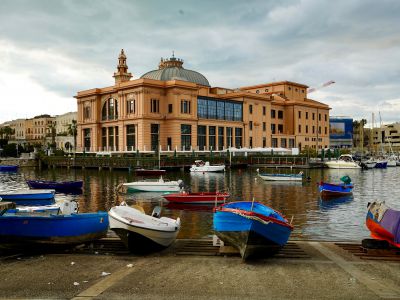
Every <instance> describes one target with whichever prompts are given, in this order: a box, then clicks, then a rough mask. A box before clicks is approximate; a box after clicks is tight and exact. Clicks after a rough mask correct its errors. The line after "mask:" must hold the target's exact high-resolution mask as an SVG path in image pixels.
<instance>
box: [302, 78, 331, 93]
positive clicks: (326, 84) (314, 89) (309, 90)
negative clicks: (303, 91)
mask: <svg viewBox="0 0 400 300" xmlns="http://www.w3.org/2000/svg"><path fill="white" fill-rule="evenodd" d="M334 83H335V81H333V80H329V81H328V82H325V83H324V84H322V85H321V86H319V87H317V88H309V89H308V90H307V93H312V92H315V91H316V90H319V89H322V88H324V87H326V86H328V85H331V84H334Z"/></svg>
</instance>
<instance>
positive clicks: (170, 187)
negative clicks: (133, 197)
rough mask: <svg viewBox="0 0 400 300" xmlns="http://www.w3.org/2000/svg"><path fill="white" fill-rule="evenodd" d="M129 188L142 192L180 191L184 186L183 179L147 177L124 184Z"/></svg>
mask: <svg viewBox="0 0 400 300" xmlns="http://www.w3.org/2000/svg"><path fill="white" fill-rule="evenodd" d="M122 186H123V187H126V188H127V189H128V190H132V191H142V192H178V191H180V190H181V188H183V181H182V180H177V181H170V180H166V179H163V178H162V177H161V178H160V179H155V180H152V179H146V180H139V181H134V182H126V183H123V184H122Z"/></svg>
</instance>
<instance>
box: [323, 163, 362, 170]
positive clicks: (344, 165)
mask: <svg viewBox="0 0 400 300" xmlns="http://www.w3.org/2000/svg"><path fill="white" fill-rule="evenodd" d="M325 165H326V166H327V167H328V168H330V169H360V168H361V167H360V166H359V165H358V164H357V163H355V162H344V161H343V162H338V161H330V162H326V163H325Z"/></svg>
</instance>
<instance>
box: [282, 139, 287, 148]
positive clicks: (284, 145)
mask: <svg viewBox="0 0 400 300" xmlns="http://www.w3.org/2000/svg"><path fill="white" fill-rule="evenodd" d="M281 147H282V148H286V139H285V138H281Z"/></svg>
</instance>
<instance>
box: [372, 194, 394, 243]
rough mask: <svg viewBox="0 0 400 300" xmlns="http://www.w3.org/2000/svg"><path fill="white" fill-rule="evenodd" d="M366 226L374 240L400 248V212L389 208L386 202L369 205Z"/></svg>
mask: <svg viewBox="0 0 400 300" xmlns="http://www.w3.org/2000/svg"><path fill="white" fill-rule="evenodd" d="M366 225H367V228H368V229H369V231H370V234H371V237H372V238H374V239H377V240H384V241H387V242H389V243H390V244H391V245H393V246H395V247H398V248H400V211H398V210H394V209H391V208H389V207H388V206H387V205H386V204H385V203H384V202H378V201H375V202H372V203H368V212H367V216H366Z"/></svg>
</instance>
